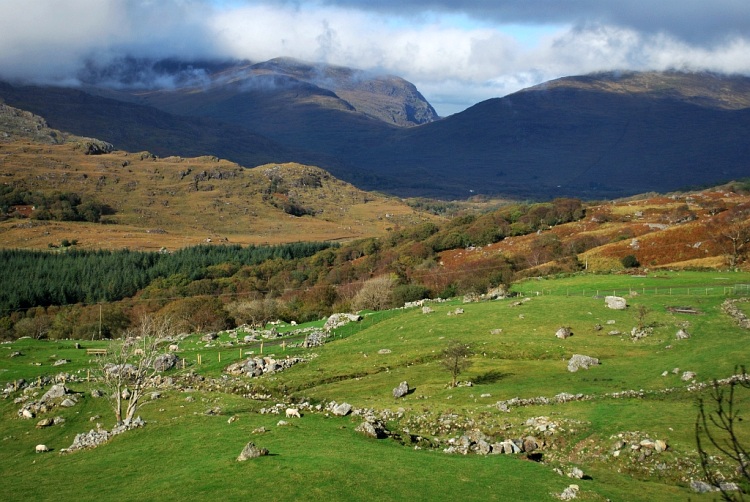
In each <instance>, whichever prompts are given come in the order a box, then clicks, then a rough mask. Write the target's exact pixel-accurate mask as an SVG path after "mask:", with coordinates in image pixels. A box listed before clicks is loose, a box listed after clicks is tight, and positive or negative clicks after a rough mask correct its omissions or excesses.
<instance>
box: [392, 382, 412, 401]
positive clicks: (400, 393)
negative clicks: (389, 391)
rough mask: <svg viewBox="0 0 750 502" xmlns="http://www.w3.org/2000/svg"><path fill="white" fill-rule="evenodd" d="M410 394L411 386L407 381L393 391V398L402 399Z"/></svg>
mask: <svg viewBox="0 0 750 502" xmlns="http://www.w3.org/2000/svg"><path fill="white" fill-rule="evenodd" d="M408 393H409V384H408V383H406V381H404V382H401V383H400V384H398V387H396V388H395V389H393V397H395V398H396V399H398V398H400V397H404V396H405V395H407V394H408Z"/></svg>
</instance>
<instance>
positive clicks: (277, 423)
mask: <svg viewBox="0 0 750 502" xmlns="http://www.w3.org/2000/svg"><path fill="white" fill-rule="evenodd" d="M285 425H289V422H287V421H286V420H279V421H278V422H276V427H284V426H285Z"/></svg>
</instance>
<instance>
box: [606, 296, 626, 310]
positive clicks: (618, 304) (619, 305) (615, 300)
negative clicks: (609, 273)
mask: <svg viewBox="0 0 750 502" xmlns="http://www.w3.org/2000/svg"><path fill="white" fill-rule="evenodd" d="M604 304H605V305H606V306H607V308H609V309H612V310H625V309H626V308H628V302H627V301H626V300H625V298H622V297H621V296H607V297H605V298H604Z"/></svg>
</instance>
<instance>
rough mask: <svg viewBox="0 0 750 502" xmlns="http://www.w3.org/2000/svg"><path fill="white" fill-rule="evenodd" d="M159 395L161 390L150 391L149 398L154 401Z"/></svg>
mask: <svg viewBox="0 0 750 502" xmlns="http://www.w3.org/2000/svg"><path fill="white" fill-rule="evenodd" d="M160 397H161V392H159V391H154V392H152V393H151V400H152V401H156V400H157V399H159V398H160Z"/></svg>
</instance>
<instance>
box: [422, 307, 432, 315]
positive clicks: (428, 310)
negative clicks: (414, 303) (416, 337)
mask: <svg viewBox="0 0 750 502" xmlns="http://www.w3.org/2000/svg"><path fill="white" fill-rule="evenodd" d="M433 312H435V311H434V310H433V309H432V307H422V313H423V314H432V313H433Z"/></svg>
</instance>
